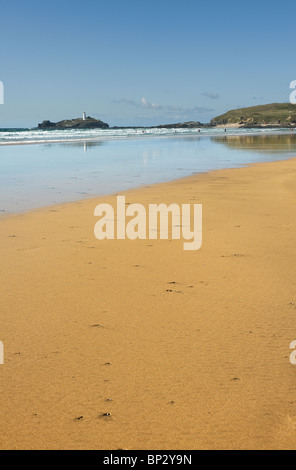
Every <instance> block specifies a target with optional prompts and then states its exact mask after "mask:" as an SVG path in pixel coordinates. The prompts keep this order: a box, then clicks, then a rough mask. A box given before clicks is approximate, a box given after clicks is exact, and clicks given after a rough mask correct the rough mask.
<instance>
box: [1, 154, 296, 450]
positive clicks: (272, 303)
mask: <svg viewBox="0 0 296 470" xmlns="http://www.w3.org/2000/svg"><path fill="white" fill-rule="evenodd" d="M295 178H296V160H294V159H293V160H289V161H285V162H275V163H267V164H257V165H254V166H251V167H248V168H242V169H232V170H222V171H215V172H211V173H209V174H202V175H196V176H192V177H190V178H187V179H183V180H179V181H175V182H172V183H168V184H161V185H156V186H151V187H146V188H142V189H139V190H133V191H129V192H127V193H126V197H127V202H138V203H143V204H145V205H148V204H149V203H155V202H165V203H171V202H177V203H180V204H182V203H186V202H190V203H194V202H195V203H202V204H203V210H204V229H203V239H204V241H203V247H202V249H201V250H200V251H196V252H185V251H183V249H182V246H183V242H182V241H156V240H153V241H149V240H146V241H129V240H126V241H115V240H114V241H111V240H110V241H104V242H100V241H98V240H96V239H95V238H94V235H93V227H94V223H95V218H94V216H93V211H94V208H95V206H96V204H97V203H98V202H101V200H99V199H97V200H87V201H83V202H78V203H72V204H66V205H61V206H55V207H53V208H45V209H42V210H39V211H34V212H31V213H26V214H22V215H17V216H9V217H4V218H2V219H1V220H0V230H1V233H0V240H1V244H0V259H1V329H0V340H2V341H3V342H4V345H5V364H4V365H3V366H0V377H1V384H0V394H1V395H0V396H1V400H0V403H1V404H0V412H1V421H0V447H1V448H2V449H23V448H25V449H36V448H41V449H61V448H66V449H83V448H85V449H89V448H91V449H118V448H126V449H206V448H207V449H222V448H224V449H245V448H257V449H267V448H296V439H295V431H296V389H295V378H296V366H293V365H291V364H290V362H289V354H290V350H289V345H290V342H291V341H292V340H294V339H296V321H295V320H296V289H295V279H296V263H295V260H296V248H295V246H296V211H295V202H296V185H295ZM103 200H104V201H105V202H110V201H111V202H112V203H114V204H115V196H112V197H106V198H104V199H103ZM171 283H175V284H171ZM169 290H172V292H169ZM291 302H295V305H292V304H290V303H291ZM108 400H112V401H108ZM104 413H111V417H109V418H108V417H104V416H103V414H104ZM82 416H83V418H82V419H76V418H79V417H82Z"/></svg>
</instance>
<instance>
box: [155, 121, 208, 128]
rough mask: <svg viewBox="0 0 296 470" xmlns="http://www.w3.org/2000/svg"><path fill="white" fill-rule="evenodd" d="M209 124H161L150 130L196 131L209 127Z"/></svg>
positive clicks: (189, 122) (190, 122) (193, 122)
mask: <svg viewBox="0 0 296 470" xmlns="http://www.w3.org/2000/svg"><path fill="white" fill-rule="evenodd" d="M210 126H211V125H210V124H202V123H201V122H199V121H188V122H178V123H177V124H161V125H160V126H153V127H151V128H150V129H197V128H199V127H210Z"/></svg>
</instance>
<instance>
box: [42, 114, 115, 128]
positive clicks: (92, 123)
mask: <svg viewBox="0 0 296 470" xmlns="http://www.w3.org/2000/svg"><path fill="white" fill-rule="evenodd" d="M38 129H43V130H66V129H109V124H107V123H106V122H103V121H101V120H100V119H94V118H92V117H90V116H88V117H85V118H77V119H66V120H64V121H59V122H51V121H43V122H42V123H41V124H38Z"/></svg>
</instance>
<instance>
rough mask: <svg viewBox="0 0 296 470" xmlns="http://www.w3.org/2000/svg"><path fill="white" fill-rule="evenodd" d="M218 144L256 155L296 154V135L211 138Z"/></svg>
mask: <svg viewBox="0 0 296 470" xmlns="http://www.w3.org/2000/svg"><path fill="white" fill-rule="evenodd" d="M211 140H212V141H213V142H216V143H221V144H224V145H227V147H230V148H233V149H237V150H247V151H250V152H256V153H258V152H259V153H261V152H262V153H268V154H270V153H272V154H283V153H284V152H285V153H286V152H291V153H295V154H296V134H285V135H249V136H239V135H228V136H223V137H211Z"/></svg>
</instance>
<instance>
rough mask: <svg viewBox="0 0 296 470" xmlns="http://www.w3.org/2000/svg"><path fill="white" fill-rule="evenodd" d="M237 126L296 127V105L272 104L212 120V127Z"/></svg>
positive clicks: (244, 109) (235, 111)
mask: <svg viewBox="0 0 296 470" xmlns="http://www.w3.org/2000/svg"><path fill="white" fill-rule="evenodd" d="M229 124H232V125H234V124H236V125H237V127H244V128H246V127H250V128H256V127H295V125H296V105H294V104H291V103H272V104H265V105H262V106H252V107H250V108H239V109H234V110H232V111H228V112H227V113H225V114H222V115H221V116H218V117H215V118H214V119H212V120H211V125H212V126H219V125H223V126H224V125H229Z"/></svg>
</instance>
